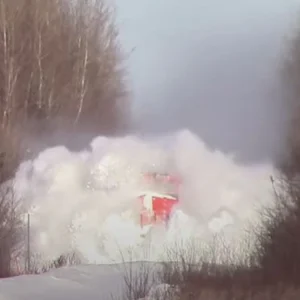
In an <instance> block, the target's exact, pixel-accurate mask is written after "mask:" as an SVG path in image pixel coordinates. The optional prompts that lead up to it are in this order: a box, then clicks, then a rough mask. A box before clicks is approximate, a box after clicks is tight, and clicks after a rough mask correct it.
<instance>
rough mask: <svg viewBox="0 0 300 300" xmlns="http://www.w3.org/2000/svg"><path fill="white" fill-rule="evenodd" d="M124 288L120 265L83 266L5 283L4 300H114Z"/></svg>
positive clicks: (1, 287)
mask: <svg viewBox="0 0 300 300" xmlns="http://www.w3.org/2000/svg"><path fill="white" fill-rule="evenodd" d="M123 284H124V282H123V272H122V269H121V268H120V266H118V265H114V266H113V265H112V266H110V265H100V266H84V265H83V266H78V267H68V268H61V269H56V270H52V271H51V272H49V273H46V274H42V275H24V276H18V277H14V278H9V279H2V280H0V300H16V299H22V300H23V299H24V300H33V299H43V300H48V299H49V300H54V299H55V300H60V299H61V300H66V299H72V300H82V299H89V300H93V299H95V300H96V299H97V300H102V299H103V300H106V299H107V300H111V299H112V298H111V295H113V296H115V297H118V296H120V295H121V291H122V288H123ZM115 299H118V298H115Z"/></svg>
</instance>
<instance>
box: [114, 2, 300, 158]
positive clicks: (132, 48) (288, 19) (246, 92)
mask: <svg viewBox="0 0 300 300" xmlns="http://www.w3.org/2000/svg"><path fill="white" fill-rule="evenodd" d="M115 2H116V8H117V13H118V15H117V16H118V19H117V20H118V24H119V26H120V33H121V41H122V45H123V46H124V47H125V49H126V51H127V53H130V56H129V60H128V61H127V65H128V68H129V72H128V79H129V82H130V85H131V90H132V96H133V99H134V108H133V110H134V118H135V119H134V130H135V132H136V133H139V134H143V135H144V134H157V133H165V132H169V131H174V130H177V129H182V128H188V129H189V130H191V131H192V132H194V133H196V134H197V135H198V136H199V137H200V138H201V139H202V140H204V142H206V143H207V144H208V145H209V146H211V147H213V148H218V149H220V150H222V151H224V152H230V153H233V154H235V155H236V157H237V158H238V159H242V160H243V161H246V162H250V163H252V162H261V161H265V160H271V159H274V158H275V156H276V155H278V154H279V151H280V149H281V145H282V144H283V138H284V126H285V123H286V118H287V115H286V114H285V106H284V99H283V97H282V94H281V92H282V88H281V87H280V84H281V83H280V77H279V76H280V68H281V66H282V58H283V54H284V53H285V52H284V51H285V49H286V48H287V46H288V43H287V35H288V34H289V33H290V32H291V29H292V28H293V25H294V23H295V19H296V13H298V12H299V8H300V1H299V0H294V1H279V0H275V1H274V0H273V1H272V0H252V1H241V0H239V1H237V0H230V1H226V2H224V1H218V0H190V1H188V2H185V1H179V0H172V1H171V0H165V1H158V0H151V1H150V0H143V1H140V0H139V1H136V0H127V1H123V0H115Z"/></svg>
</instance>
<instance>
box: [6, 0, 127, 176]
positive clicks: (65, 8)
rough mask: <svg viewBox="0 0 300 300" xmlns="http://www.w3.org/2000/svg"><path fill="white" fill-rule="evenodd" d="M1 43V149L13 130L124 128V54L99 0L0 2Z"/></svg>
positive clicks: (37, 134)
mask: <svg viewBox="0 0 300 300" xmlns="http://www.w3.org/2000/svg"><path fill="white" fill-rule="evenodd" d="M0 45H1V47H0V125H1V126H0V136H1V139H2V140H1V143H0V144H1V146H0V152H4V153H7V149H1V148H3V146H2V145H6V146H5V148H7V147H8V145H9V144H10V143H9V142H7V141H9V140H11V139H12V138H11V135H12V134H15V133H16V132H19V133H20V134H19V135H18V137H16V138H18V139H21V140H22V139H23V141H25V140H26V139H25V137H28V136H30V137H31V141H32V140H34V139H40V138H42V137H43V138H44V137H45V136H46V137H50V136H63V137H65V136H66V134H68V133H77V132H85V133H86V132H92V133H93V134H106V135H107V134H109V135H111V134H119V133H121V132H124V130H126V128H127V125H128V123H127V121H128V116H129V109H128V105H129V103H128V98H127V89H126V86H125V83H124V76H125V72H124V69H123V66H122V61H123V58H124V57H123V56H122V52H121V48H120V46H119V44H118V31H117V29H116V27H115V20H114V12H113V10H112V9H111V8H110V7H109V6H108V5H106V4H105V1H104V0H94V1H80V0H75V1H66V0H44V1H39V0H26V1H25V0H0ZM57 133H66V134H65V135H63V134H57ZM49 140H50V138H49V139H44V141H45V146H47V143H48V142H49ZM51 142H57V143H64V144H66V145H67V146H69V145H68V141H67V140H66V139H65V138H63V139H61V140H55V141H53V140H52V141H51ZM49 143H50V142H49ZM11 147H13V145H12V146H11ZM23 150H24V148H18V147H16V148H14V149H11V151H10V152H21V153H16V155H15V157H16V158H17V157H19V156H20V155H21V156H22V154H23V153H22V151H23ZM0 173H1V170H0Z"/></svg>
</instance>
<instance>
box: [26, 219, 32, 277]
mask: <svg viewBox="0 0 300 300" xmlns="http://www.w3.org/2000/svg"><path fill="white" fill-rule="evenodd" d="M30 271H31V265H30V214H29V213H28V214H27V273H28V274H30Z"/></svg>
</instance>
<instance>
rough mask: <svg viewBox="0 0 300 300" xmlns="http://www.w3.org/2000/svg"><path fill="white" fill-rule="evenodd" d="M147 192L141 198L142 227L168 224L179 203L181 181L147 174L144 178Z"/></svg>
mask: <svg viewBox="0 0 300 300" xmlns="http://www.w3.org/2000/svg"><path fill="white" fill-rule="evenodd" d="M144 183H145V187H146V189H145V192H144V193H142V194H141V196H140V197H139V201H140V205H141V210H140V225H141V227H144V226H146V225H154V224H162V223H163V224H166V225H167V224H168V221H169V219H170V217H171V214H172V211H173V209H174V206H175V205H177V204H178V202H179V188H180V185H181V181H180V180H179V178H178V177H175V176H172V175H169V174H161V173H147V174H145V176H144Z"/></svg>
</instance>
